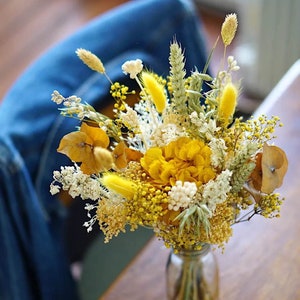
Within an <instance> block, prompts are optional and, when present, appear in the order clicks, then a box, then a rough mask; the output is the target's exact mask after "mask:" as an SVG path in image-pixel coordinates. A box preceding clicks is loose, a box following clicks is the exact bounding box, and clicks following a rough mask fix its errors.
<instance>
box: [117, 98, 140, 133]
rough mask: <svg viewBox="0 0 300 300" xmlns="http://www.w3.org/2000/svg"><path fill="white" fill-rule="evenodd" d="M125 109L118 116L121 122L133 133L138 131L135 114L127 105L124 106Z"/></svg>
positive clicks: (137, 120) (137, 121)
mask: <svg viewBox="0 0 300 300" xmlns="http://www.w3.org/2000/svg"><path fill="white" fill-rule="evenodd" d="M125 108H126V112H125V113H124V112H120V114H119V118H120V120H121V122H122V123H123V124H125V125H126V126H127V127H128V128H130V129H131V130H133V131H136V130H138V129H139V127H140V126H139V119H138V115H137V112H136V111H135V110H134V109H132V108H131V107H130V106H128V105H127V104H125Z"/></svg>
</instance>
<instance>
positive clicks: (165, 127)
mask: <svg viewBox="0 0 300 300" xmlns="http://www.w3.org/2000/svg"><path fill="white" fill-rule="evenodd" d="M181 136H186V133H185V132H184V130H183V129H182V128H180V127H178V126H177V125H176V124H172V123H169V124H162V125H161V126H159V127H158V128H156V129H155V130H154V131H153V134H152V136H151V141H152V146H154V147H155V146H157V147H163V146H165V145H167V144H169V143H171V142H172V141H175V140H176V139H178V138H179V137H181Z"/></svg>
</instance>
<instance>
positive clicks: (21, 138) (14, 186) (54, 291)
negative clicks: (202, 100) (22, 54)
mask: <svg viewBox="0 0 300 300" xmlns="http://www.w3.org/2000/svg"><path fill="white" fill-rule="evenodd" d="M201 30H202V29H201V24H200V23H199V19H198V17H197V16H196V14H195V10H194V7H193V4H192V2H190V1H189V0H181V1H180V0H163V1H162V0H135V1H131V2H129V3H128V4H126V5H123V6H121V7H118V8H117V9H115V10H112V11H110V12H108V13H106V14H104V15H102V16H100V17H98V18H96V19H95V20H93V21H92V22H90V23H89V24H88V25H86V26H85V27H83V28H82V29H81V30H79V31H78V32H76V33H75V34H73V35H72V36H71V37H70V38H68V39H66V40H64V41H62V42H61V43H59V44H57V45H55V46H54V47H53V48H51V49H49V50H48V51H47V52H46V53H45V54H44V55H42V56H41V57H40V58H39V59H38V60H37V61H36V62H35V63H34V64H33V65H31V66H30V67H29V68H28V69H27V70H26V71H25V72H24V73H23V75H22V76H21V77H20V78H19V79H18V81H17V82H16V83H15V84H14V86H13V87H12V88H11V90H10V91H9V92H8V93H7V95H6V97H5V99H4V100H3V102H2V104H1V106H0V241H1V246H0V299H3V300H19V299H22V300H35V299H38V300H54V299H55V300H60V299H64V300H66V299H72V300H75V299H78V296H77V291H76V285H75V283H74V282H73V279H72V277H71V274H70V270H69V265H68V260H67V257H66V255H65V250H64V247H63V244H64V243H63V240H62V230H61V229H62V224H63V221H64V218H65V216H66V211H65V209H64V208H63V207H62V205H61V204H60V202H59V200H58V199H57V198H55V197H53V196H51V195H50V193H49V184H50V182H51V181H52V172H53V170H58V169H59V168H60V166H61V165H67V164H68V163H69V161H68V159H67V158H66V157H65V156H64V155H62V154H59V153H57V152H56V148H57V146H58V144H59V140H60V139H61V137H62V136H63V135H64V134H66V133H68V132H70V131H73V130H74V128H75V126H76V125H78V124H77V122H76V120H73V119H70V118H63V117H61V116H60V115H59V112H58V110H57V105H56V104H54V103H52V102H51V100H50V98H51V93H52V92H53V90H55V89H56V90H58V91H59V92H60V93H61V94H62V95H64V96H70V95H72V94H76V95H77V96H79V97H82V99H83V101H87V102H89V103H90V104H92V105H95V106H96V105H103V104H105V103H106V102H107V101H109V100H108V99H109V97H108V96H107V94H108V89H109V85H108V82H107V81H106V80H105V78H103V77H101V75H99V74H95V73H94V72H93V71H91V70H89V69H88V68H87V67H86V66H85V65H83V64H82V62H80V60H79V59H78V58H77V57H76V55H75V54H74V52H75V50H76V49H77V48H85V49H88V50H91V51H92V52H94V53H95V54H97V55H98V56H99V57H100V58H101V59H102V60H103V62H104V64H105V67H106V71H107V73H108V74H109V76H110V77H111V79H112V80H113V81H114V80H119V81H120V80H123V81H124V80H125V78H126V76H125V75H124V74H123V73H122V71H121V65H122V64H123V63H124V62H125V61H126V60H128V59H136V58H140V59H142V60H143V62H144V64H145V65H146V66H148V67H150V66H151V68H152V69H153V70H154V71H156V72H158V73H159V74H162V75H166V74H167V73H168V70H169V64H168V55H169V46H170V42H171V41H172V40H173V39H174V37H175V38H176V40H177V41H178V42H179V43H180V44H181V45H182V47H183V48H184V49H185V54H186V57H187V60H186V69H187V70H188V71H189V70H192V69H193V67H194V66H195V65H196V66H198V67H199V68H200V69H201V67H202V66H203V65H204V63H205V60H206V52H205V44H204V40H203V34H202V32H201ZM127 77H128V76H127ZM83 213H84V212H83ZM99 267H101V266H99Z"/></svg>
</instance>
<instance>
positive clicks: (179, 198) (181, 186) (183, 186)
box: [168, 181, 197, 211]
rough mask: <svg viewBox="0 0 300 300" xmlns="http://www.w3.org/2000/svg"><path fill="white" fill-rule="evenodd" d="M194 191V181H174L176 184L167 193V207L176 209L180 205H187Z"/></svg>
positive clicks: (184, 206)
mask: <svg viewBox="0 0 300 300" xmlns="http://www.w3.org/2000/svg"><path fill="white" fill-rule="evenodd" d="M196 193H197V186H196V183H195V182H188V181H185V182H182V181H176V185H174V186H173V187H172V189H171V191H169V193H168V195H169V200H168V202H169V205H168V209H169V210H175V211H177V210H178V209H179V208H180V207H182V208H186V207H188V206H189V204H190V202H191V201H192V200H193V197H194V196H195V194H196Z"/></svg>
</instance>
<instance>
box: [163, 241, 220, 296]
mask: <svg viewBox="0 0 300 300" xmlns="http://www.w3.org/2000/svg"><path fill="white" fill-rule="evenodd" d="M166 273H167V274H166V276H167V296H168V300H200V299H201V300H204V299H205V300H216V299H218V296H219V274H218V264H217V260H216V258H215V255H214V254H213V252H212V250H211V247H210V245H209V244H204V245H203V246H202V248H201V250H182V251H179V252H178V253H174V252H173V251H171V253H170V255H169V259H168V262H167V267H166Z"/></svg>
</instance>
